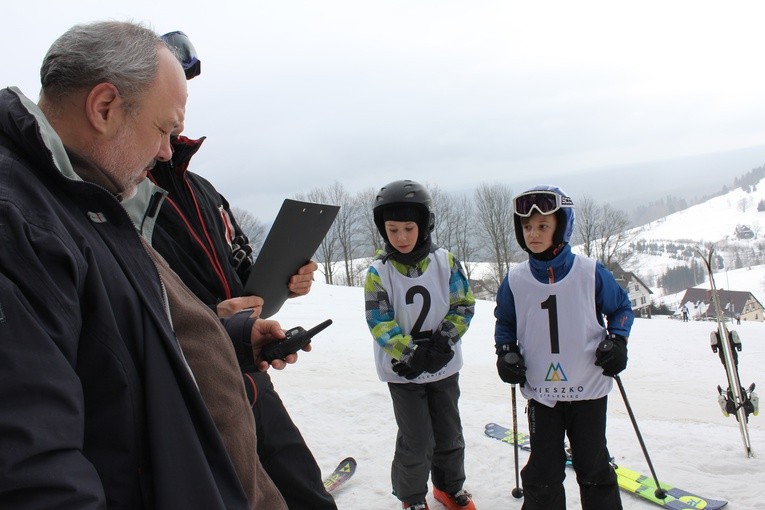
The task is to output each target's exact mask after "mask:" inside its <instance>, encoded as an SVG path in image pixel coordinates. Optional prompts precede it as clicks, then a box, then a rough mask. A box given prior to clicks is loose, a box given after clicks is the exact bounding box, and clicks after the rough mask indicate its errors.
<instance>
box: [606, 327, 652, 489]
mask: <svg viewBox="0 0 765 510" xmlns="http://www.w3.org/2000/svg"><path fill="white" fill-rule="evenodd" d="M613 347H614V342H613V341H612V340H603V341H602V342H601V343H600V345H599V346H598V350H599V351H602V352H608V351H610V350H611V349H613ZM612 377H613V378H614V379H616V384H617V385H618V386H619V393H621V394H622V400H624V407H626V408H627V413H628V414H629V415H630V420H631V421H632V428H634V429H635V434H636V435H637V438H638V442H639V443H640V448H641V449H642V450H643V455H644V456H645V460H646V462H647V463H648V469H650V470H651V476H653V481H654V483H655V484H656V490H655V491H654V496H656V497H657V498H659V499H665V498H666V497H667V491H665V490H664V489H662V488H661V485H660V484H659V479H658V477H657V476H656V471H655V470H654V469H653V463H652V462H651V457H649V456H648V449H647V448H646V447H645V442H643V436H642V434H640V429H639V428H638V424H637V420H636V419H635V414H634V413H633V412H632V406H631V405H630V402H629V400H627V392H626V391H624V384H622V378H621V377H619V374H614V375H613V376H612Z"/></svg>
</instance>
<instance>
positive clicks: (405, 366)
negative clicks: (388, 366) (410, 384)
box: [391, 356, 425, 381]
mask: <svg viewBox="0 0 765 510" xmlns="http://www.w3.org/2000/svg"><path fill="white" fill-rule="evenodd" d="M413 361H414V356H412V357H411V358H409V361H408V362H407V361H398V360H395V359H394V360H391V363H393V371H394V372H396V374H398V375H399V376H401V377H405V378H407V379H409V380H410V381H411V380H412V379H416V378H417V377H419V376H420V374H422V373H423V372H424V371H425V368H424V367H423V366H421V365H419V366H414V364H413Z"/></svg>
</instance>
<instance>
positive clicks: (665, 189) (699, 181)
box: [506, 145, 765, 225]
mask: <svg viewBox="0 0 765 510" xmlns="http://www.w3.org/2000/svg"><path fill="white" fill-rule="evenodd" d="M764 164H765V145H758V146H755V147H749V148H745V149H738V150H731V151H724V152H716V153H711V154H702V155H698V156H687V157H682V158H673V159H665V160H660V161H647V162H642V163H631V164H625V165H612V166H607V167H601V168H593V169H590V170H581V169H572V171H571V172H566V173H560V174H557V175H549V176H547V177H545V180H546V181H549V182H545V183H540V182H537V181H536V180H535V181H529V180H526V179H524V180H513V178H512V176H508V180H507V181H506V182H507V184H508V185H509V186H511V188H512V189H514V190H517V191H519V192H520V191H522V190H524V189H527V188H530V187H531V186H534V185H537V184H555V185H558V186H560V187H561V188H563V189H564V190H566V192H567V193H568V194H569V195H571V196H572V197H574V198H575V199H576V198H577V197H582V196H589V197H591V198H592V199H594V200H595V201H597V202H600V203H609V204H611V205H612V206H613V207H615V208H616V209H620V210H622V211H625V212H626V213H627V214H628V215H629V217H630V219H631V220H632V223H633V224H634V225H641V224H644V223H647V222H649V221H652V220H655V219H657V218H660V217H662V216H666V215H667V214H671V213H673V212H675V211H677V210H680V209H682V208H684V207H687V206H690V205H694V204H696V203H698V202H700V201H704V200H706V199H707V198H710V197H713V196H715V195H718V194H720V193H722V192H723V191H724V189H725V188H726V187H727V188H728V189H730V188H732V187H734V186H735V183H734V180H735V178H736V177H738V176H743V175H745V174H747V173H748V172H751V171H752V170H753V169H761V170H763V171H765V168H763V165H764ZM761 177H765V175H760V178H761ZM758 180H759V179H758Z"/></svg>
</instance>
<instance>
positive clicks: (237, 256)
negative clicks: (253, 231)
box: [231, 236, 252, 275]
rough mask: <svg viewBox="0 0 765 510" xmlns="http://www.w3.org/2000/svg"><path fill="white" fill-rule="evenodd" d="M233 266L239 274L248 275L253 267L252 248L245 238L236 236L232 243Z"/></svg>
mask: <svg viewBox="0 0 765 510" xmlns="http://www.w3.org/2000/svg"><path fill="white" fill-rule="evenodd" d="M231 265H232V266H233V267H234V271H236V272H237V273H238V274H240V275H243V274H247V271H249V270H250V266H251V265H252V246H250V243H249V242H247V238H246V237H244V236H236V237H235V238H234V240H233V241H231Z"/></svg>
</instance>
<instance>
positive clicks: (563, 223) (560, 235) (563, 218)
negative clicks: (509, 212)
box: [513, 185, 574, 253]
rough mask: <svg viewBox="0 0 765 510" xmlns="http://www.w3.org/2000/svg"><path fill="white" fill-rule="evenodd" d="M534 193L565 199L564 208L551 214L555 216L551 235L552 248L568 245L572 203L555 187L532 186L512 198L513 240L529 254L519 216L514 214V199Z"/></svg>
mask: <svg viewBox="0 0 765 510" xmlns="http://www.w3.org/2000/svg"><path fill="white" fill-rule="evenodd" d="M534 191H550V192H553V193H555V194H556V195H559V196H560V197H562V198H565V201H564V202H565V207H560V208H559V209H558V210H557V211H555V212H554V213H553V214H555V219H556V223H557V225H556V226H555V232H554V233H553V246H554V247H556V246H558V245H560V244H565V243H568V242H569V241H570V240H571V236H572V234H573V233H574V202H573V201H572V200H571V197H569V196H568V195H566V193H565V192H564V191H563V190H562V189H560V188H558V187H557V186H547V185H541V186H534V187H533V188H530V189H528V190H526V191H524V192H523V193H521V194H519V195H516V197H514V198H513V225H514V226H515V238H516V240H517V241H518V244H519V245H520V246H521V248H522V249H523V251H526V252H529V249H528V247H527V246H526V241H524V240H523V227H522V226H521V216H518V215H517V214H516V213H515V198H517V197H519V196H521V195H526V194H530V193H532V192H534ZM529 253H531V252H529Z"/></svg>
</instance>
